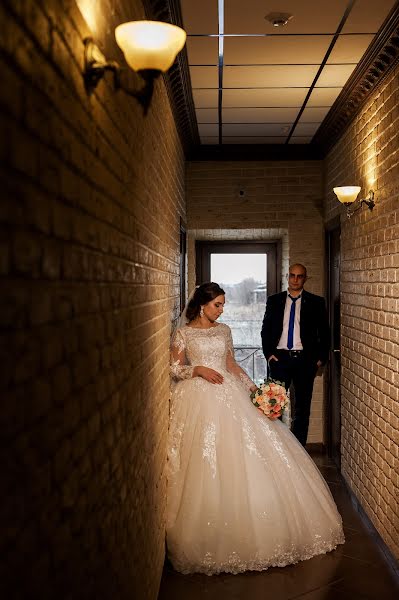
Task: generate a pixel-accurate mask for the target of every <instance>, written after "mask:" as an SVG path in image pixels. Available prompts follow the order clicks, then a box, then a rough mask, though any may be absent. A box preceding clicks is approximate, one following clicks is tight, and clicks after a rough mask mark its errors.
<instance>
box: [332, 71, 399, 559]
mask: <svg viewBox="0 0 399 600" xmlns="http://www.w3.org/2000/svg"><path fill="white" fill-rule="evenodd" d="M398 94H399V70H398V68H397V69H396V71H395V72H393V73H392V74H391V75H390V76H389V77H388V78H387V79H386V80H385V81H384V82H383V83H382V85H380V87H379V89H378V90H376V91H375V92H374V93H373V94H372V96H371V98H370V100H369V101H368V102H367V104H366V106H365V107H364V109H363V110H362V112H361V114H360V115H359V116H358V117H357V118H356V119H355V120H354V122H353V123H352V124H351V126H350V128H349V129H348V131H347V132H346V133H345V135H344V136H343V138H342V139H341V140H340V142H339V143H338V144H337V145H336V146H335V147H334V149H333V150H332V151H331V152H330V153H329V155H328V157H327V159H326V191H325V193H326V205H325V209H326V219H327V220H328V219H330V218H331V217H333V216H334V215H336V214H338V213H340V212H341V209H340V208H339V206H338V205H337V202H336V200H335V197H334V195H333V192H332V188H333V187H334V186H336V185H350V184H352V185H361V186H362V191H361V196H360V197H364V196H365V195H366V194H367V192H368V190H369V189H370V188H373V189H374V190H375V192H376V207H375V208H374V211H373V212H372V213H371V212H370V211H369V210H368V208H367V207H365V206H363V208H362V209H361V210H360V211H358V212H357V213H356V215H354V216H353V217H352V218H351V219H349V220H348V219H347V218H346V217H345V216H342V217H341V231H342V239H341V265H342V266H341V269H342V272H341V322H342V331H341V334H342V338H341V339H342V354H341V356H342V382H341V383H342V385H341V390H342V469H343V474H344V476H345V478H346V480H347V481H348V483H349V485H350V486H351V488H352V489H353V491H354V492H355V494H356V496H357V497H358V499H359V500H360V502H361V504H362V506H363V508H364V509H365V511H366V512H367V514H368V516H369V517H370V519H371V521H372V522H373V523H374V525H375V527H376V528H377V530H378V531H379V532H380V534H381V536H382V537H383V539H384V540H385V542H386V544H387V545H388V546H389V548H390V549H391V550H392V552H393V553H394V554H395V555H396V557H398V558H399V544H398V540H399V503H398V498H399V489H398V488H399V460H398V449H399V199H398V174H399V164H398V163H399V106H398Z"/></svg>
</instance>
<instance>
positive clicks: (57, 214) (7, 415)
mask: <svg viewBox="0 0 399 600" xmlns="http://www.w3.org/2000/svg"><path fill="white" fill-rule="evenodd" d="M321 7H322V9H321ZM275 10H276V11H280V10H282V11H288V13H277V14H276V13H274V11H275ZM269 11H273V12H272V13H269ZM289 11H292V13H293V14H292V15H291V14H290V12H289ZM284 15H285V18H283V17H284ZM0 18H1V23H2V28H1V36H0V65H1V74H2V80H1V82H2V85H1V89H0V131H1V135H0V178H1V184H0V190H1V194H2V197H1V201H0V286H1V293H0V373H1V376H0V393H1V400H2V406H1V412H0V430H1V434H0V436H1V444H0V446H1V447H0V457H1V464H2V470H1V473H2V476H3V489H4V492H3V494H2V498H1V502H0V531H1V537H0V540H1V542H0V546H1V549H0V553H1V561H0V582H1V583H0V589H1V591H0V599H1V600H3V599H4V600H14V599H15V600H36V599H40V600H156V599H157V598H159V600H172V599H173V600H181V599H184V600H199V599H204V600H216V598H217V599H218V600H226V599H228V600H241V599H245V600H258V599H260V598H262V600H284V599H287V600H288V599H290V600H293V599H295V598H303V599H305V600H316V599H317V600H321V599H323V600H325V599H328V600H335V599H337V600H345V599H346V598H350V599H351V600H352V599H353V600H358V599H359V600H374V599H377V598H378V600H391V599H393V598H395V599H396V598H399V592H398V590H395V588H394V577H393V576H392V575H391V573H390V571H389V569H388V567H387V566H386V564H385V563H384V562H383V559H382V557H381V555H380V554H379V550H378V549H377V547H376V545H375V544H374V541H373V537H374V536H375V537H376V538H377V534H373V535H370V534H369V533H368V531H366V529H365V527H364V526H363V524H362V521H361V520H360V518H359V515H358V514H357V512H356V510H355V509H354V508H353V507H352V504H351V500H350V499H349V496H348V495H347V493H346V491H345V489H344V488H343V484H342V483H341V481H340V476H341V475H339V474H338V473H337V471H336V469H335V467H334V466H333V465H332V464H330V463H328V461H326V460H325V459H324V458H321V456H322V455H321V454H319V455H318V456H315V460H316V461H317V462H318V464H320V467H321V469H322V472H323V474H324V475H325V476H326V478H327V480H328V483H329V484H330V486H331V489H332V491H333V494H334V496H335V498H336V500H337V503H338V507H339V509H340V511H341V513H342V514H343V517H344V520H345V529H346V538H347V542H346V544H345V545H344V546H343V547H340V548H339V549H338V550H337V551H336V552H334V553H331V554H329V555H325V556H321V557H316V558H314V559H312V560H309V561H307V562H303V563H300V564H297V565H296V566H288V567H286V568H284V569H278V568H273V569H270V570H268V571H266V572H263V573H247V574H245V575H239V576H238V575H237V576H227V575H226V576H216V577H212V578H209V577H199V576H198V577H197V576H193V577H184V576H181V575H179V574H176V573H174V572H173V570H171V568H170V567H169V566H166V567H164V564H165V530H166V515H167V486H168V481H167V477H168V468H167V459H168V444H169V438H168V432H169V430H170V414H171V410H170V408H171V403H170V399H171V385H170V383H171V380H170V346H171V340H172V339H173V331H174V328H175V326H176V324H177V322H178V320H179V315H180V314H181V311H182V309H183V307H184V305H185V304H186V302H187V299H188V298H189V296H190V295H191V293H192V292H193V291H194V290H195V287H196V285H197V284H198V285H200V284H201V283H204V282H207V281H210V279H211V276H212V277H215V279H214V280H216V281H217V282H218V284H219V285H222V284H223V286H224V284H227V285H226V287H223V289H225V291H226V294H225V296H226V298H225V300H226V307H225V313H224V315H225V319H226V321H227V320H229V325H231V327H232V329H234V330H235V331H234V332H233V333H234V335H235V336H236V341H235V340H234V338H233V342H234V341H235V344H233V345H235V347H236V348H237V347H240V346H241V349H240V352H242V355H241V356H239V357H238V360H239V362H240V364H241V362H243V361H244V352H245V357H246V358H245V360H246V359H247V358H248V357H250V356H251V355H252V356H253V357H255V353H254V352H253V350H250V354H249V355H248V352H247V350H244V349H245V348H246V347H251V348H252V347H253V349H254V350H255V347H256V352H257V354H256V361H255V358H253V364H254V365H258V366H257V367H256V369H257V375H256V378H259V381H260V380H261V379H263V375H262V374H261V366H262V367H263V368H265V367H266V365H265V360H264V355H263V353H261V352H260V350H258V348H259V347H260V343H261V335H260V328H261V321H262V320H263V315H264V311H265V308H266V306H265V305H266V300H267V301H268V300H269V298H270V296H272V295H274V294H275V293H280V292H286V291H287V289H288V282H289V276H290V275H289V268H290V266H292V265H295V264H301V265H305V267H306V288H305V291H306V292H309V293H310V294H313V295H315V296H318V297H320V298H323V299H324V301H325V304H326V307H327V309H328V317H329V325H330V330H331V332H332V334H331V336H330V338H329V340H328V342H329V348H328V350H329V354H330V356H329V359H328V361H327V362H326V366H325V367H324V368H321V369H319V371H318V373H317V376H316V379H315V385H314V388H313V396H312V400H311V414H310V427H309V436H308V438H307V442H308V444H309V448H311V449H312V450H314V451H316V450H317V451H321V449H324V450H326V449H328V450H329V451H330V452H332V453H333V455H334V457H335V456H338V455H339V456H340V457H341V472H342V475H343V476H344V477H345V481H346V482H348V486H349V488H350V490H351V494H353V497H356V499H357V501H358V502H359V505H360V506H361V507H362V510H363V511H364V513H365V514H367V517H368V519H369V520H370V522H372V523H373V524H374V526H375V528H376V531H377V532H378V540H379V544H381V547H383V545H384V544H385V552H386V553H387V554H388V553H390V559H391V560H392V563H393V562H394V560H398V559H399V505H398V498H399V487H398V486H399V477H398V465H399V199H398V192H399V183H398V175H399V104H398V99H399V1H397V0H378V2H376V0H332V1H331V2H324V3H320V2H318V1H317V0H302V2H294V1H293V0H283V2H281V6H278V3H277V4H276V5H275V4H274V3H271V2H267V1H266V2H261V1H260V0H247V1H246V2H240V0H229V1H228V2H227V0H218V1H216V0H201V2H199V1H198V0H35V1H32V0H4V1H2V2H1V5H0ZM144 20H145V21H161V23H158V24H157V25H154V24H153V26H154V27H155V31H171V30H172V31H174V36H175V35H178V38H179V40H180V41H179V40H177V41H179V44H177V45H176V44H172V43H171V44H168V45H167V46H168V48H169V50H170V51H171V50H173V51H177V48H178V47H179V48H180V50H179V51H178V54H177V55H175V58H174V59H173V57H171V58H170V60H172V63H171V66H170V67H168V68H167V70H166V71H164V70H163V66H164V65H165V66H166V62H165V63H164V62H163V61H162V63H161V62H158V63H157V64H151V68H150V67H149V66H148V64H147V63H145V64H141V65H136V64H135V63H134V65H135V66H134V67H132V64H133V62H132V60H131V59H132V56H135V55H136V53H137V56H141V57H145V56H147V50H145V48H146V42H147V41H148V40H150V38H151V39H152V40H155V39H158V38H157V36H154V37H153V36H152V35H151V36H149V35H147V34H146V35H145V36H144V38H143V40H144V41H145V43H144V41H143V42H142V43H141V44H139V46H138V49H137V51H132V54H131V53H130V52H128V53H127V54H126V53H125V50H126V48H129V47H130V43H131V42H132V38H131V37H130V36H128V37H129V40H130V42H129V46H126V44H125V43H124V42H126V40H123V39H122V38H123V37H124V36H122V37H121V36H120V35H119V34H120V32H121V29H120V26H121V25H128V24H130V23H131V22H133V23H134V22H139V28H138V30H139V31H140V30H141V25H142V23H140V22H142V21H144ZM171 24H173V25H177V26H178V29H177V30H176V28H173V27H172V28H170V25H171ZM159 28H160V29H159ZM181 28H182V29H183V30H184V35H183V37H182V32H181V31H180V29H181ZM128 29H129V30H130V29H131V28H130V26H129V27H128ZM133 29H135V27H133ZM123 30H125V31H126V29H125V28H123V29H122V31H123ZM179 31H180V33H178V32H179ZM117 32H119V34H117ZM161 37H163V36H161ZM183 38H184V39H185V40H186V43H185V45H184V46H183V47H182V43H183V42H182V40H183ZM165 39H168V40H169V39H170V38H169V36H165ZM118 40H119V41H118ZM175 41H176V39H175ZM168 48H165V47H164V48H163V50H162V52H161V53H160V54H165V56H166V55H169V57H170V56H171V55H170V54H169V50H168ZM151 53H152V51H151ZM151 53H150V52H149V53H148V55H149V54H151ZM128 56H129V60H128ZM156 56H158V58H160V55H158V53H156ZM165 60H166V59H165ZM173 60H174V62H173ZM169 62H170V61H169ZM160 65H162V69H160ZM139 67H140V68H139ZM153 67H154V68H153ZM348 189H349V192H348ZM334 190H335V191H334ZM337 190H338V194H337ZM355 192H356V194H357V195H355ZM347 193H349V195H347ZM237 248H239V252H240V253H241V254H245V255H246V257H247V258H248V257H251V256H254V255H256V254H259V255H261V254H262V255H263V256H264V257H266V259H265V261H264V263H262V264H263V266H262V272H261V273H260V274H256V273H253V274H252V275H251V274H250V273H249V269H248V268H245V271H244V272H243V273H242V277H241V275H240V278H241V281H238V280H237V281H235V279H234V278H233V277H231V278H228V277H227V273H226V267H225V259H223V265H222V266H223V270H222V272H219V274H217V275H211V273H212V269H211V267H212V268H213V266H212V264H213V262H212V261H213V258H212V257H214V256H216V255H218V256H219V258H220V257H223V256H224V255H227V254H229V255H230V257H231V256H234V255H235V254H236V253H237ZM248 260H250V261H251V268H252V266H253V259H252V258H248ZM208 263H209V265H210V267H209V270H207V269H208V266H207V265H208ZM237 272H238V269H237V261H236V259H234V276H236V275H237ZM207 273H209V275H207ZM297 275H298V274H297ZM248 280H249V283H248ZM241 284H242V288H241V292H242V294H241V295H240V306H241V304H242V305H243V306H244V308H245V312H244V313H243V314H244V316H242V315H241V314H240V316H238V314H239V313H238V308H237V307H238V306H239V303H238V301H237V304H233V300H234V302H236V299H237V298H238V295H237V296H235V297H234V296H233V292H234V289H233V285H237V286H238V285H241ZM230 300H231V305H230V307H229V305H228V303H229V302H230ZM306 302H307V300H306V296H303V302H302V300H301V306H302V307H303V306H305V308H306ZM319 302H321V301H319ZM205 305H206V303H204V306H205ZM256 305H258V306H256ZM223 306H224V304H223ZM269 306H270V304H269ZM297 306H299V303H298V304H297ZM308 306H309V304H308ZM320 306H321V304H320ZM240 310H241V309H240ZM301 310H302V309H301ZM303 314H305V313H303ZM308 315H310V316H311V319H309V320H311V321H312V323H314V322H315V320H316V319H315V318H314V317H315V315H316V313H315V312H314V311H313V310H309V312H308ZM255 317H256V318H255ZM305 320H306V319H304V318H303V319H302V325H304V322H305ZM234 321H236V323H235V325H237V326H235V327H233V325H234ZM243 321H246V322H247V324H246V325H245V327H244V329H245V328H246V329H247V330H248V331H249V330H250V331H252V332H255V333H254V339H252V340H247V339H246V338H244V339H243V337H240V336H239V337H238V338H237V335H238V333H240V335H241V333H242V331H243V329H241V328H242V325H243ZM313 329H315V328H313V327H312V330H313ZM297 331H298V329H297ZM236 332H238V333H236ZM281 333H282V332H281ZM299 337H300V336H299ZM305 337H306V334H305V333H304V338H303V340H302V339H301V340H300V339H299V338H297V340H296V342H297V344H298V347H295V348H294V346H293V347H292V351H293V352H295V353H296V352H297V351H298V350H299V352H301V350H300V347H301V346H303V349H304V348H305V346H306V343H307V342H305V343H302V342H304V341H305ZM325 337H326V338H327V337H328V336H325ZM299 341H300V342H301V343H298V342H299ZM283 345H284V348H285V344H283ZM311 345H312V344H309V346H311ZM287 351H288V336H287ZM312 356H313V354H312ZM251 360H252V359H251ZM248 362H250V361H248ZM317 362H318V361H315V363H317ZM321 362H322V363H323V362H324V361H321ZM226 365H227V363H226ZM258 367H259V368H258ZM197 371H198V369H197ZM192 372H193V371H192ZM254 372H255V366H254ZM254 379H255V375H254ZM243 406H244V404H243ZM248 406H250V405H249V401H248V403H247V407H248ZM298 406H299V403H298ZM250 408H251V407H250ZM251 410H252V408H251ZM192 414H193V412H192V413H191V415H192ZM237 423H238V424H239V426H241V424H242V421H239V420H237ZM212 435H213V434H212ZM219 439H221V440H222V441H223V444H224V442H225V440H224V439H223V436H221V437H220V438H219ZM231 447H232V448H235V447H236V446H235V438H234V440H233V441H232V444H231ZM311 466H312V465H311ZM195 476H197V472H196V471H195ZM259 481H261V480H260V479H259ZM247 488H248V486H247ZM247 488H245V487H244V486H243V485H242V486H241V485H240V487H239V489H240V490H241V489H242V490H244V491H245V490H246V489H247ZM192 489H193V488H192ZM254 497H255V498H256V499H260V501H261V502H262V507H263V501H264V495H263V494H257V495H256V494H254ZM286 497H287V498H291V496H290V495H289V494H287V496H286ZM299 497H300V498H303V495H302V494H299ZM308 504H309V502H308ZM303 506H304V507H307V505H306V503H305V502H303ZM223 508H225V507H224V506H223ZM324 508H325V506H324V504H323V511H324ZM279 510H280V505H277V511H279ZM242 512H243V511H242V510H241V503H240V515H242ZM307 514H312V516H313V515H314V513H313V511H308V513H307ZM287 520H288V519H282V524H283V525H285V524H287ZM314 521H315V522H316V519H314ZM241 524H242V522H241ZM274 524H275V523H274ZM186 531H187V529H186ZM340 533H341V532H340ZM265 538H266V536H263V538H262V539H265ZM269 539H270V538H267V540H268V541H269ZM396 568H397V567H396ZM161 580H162V581H161Z"/></svg>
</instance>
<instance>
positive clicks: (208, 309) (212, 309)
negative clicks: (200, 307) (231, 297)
mask: <svg viewBox="0 0 399 600" xmlns="http://www.w3.org/2000/svg"><path fill="white" fill-rule="evenodd" d="M223 307H224V296H223V295H222V294H221V295H220V296H216V298H214V299H213V300H211V301H210V302H208V304H205V305H204V315H205V317H206V318H207V319H208V320H209V321H211V322H212V323H213V322H214V321H216V319H218V318H219V317H220V315H221V314H222V313H223Z"/></svg>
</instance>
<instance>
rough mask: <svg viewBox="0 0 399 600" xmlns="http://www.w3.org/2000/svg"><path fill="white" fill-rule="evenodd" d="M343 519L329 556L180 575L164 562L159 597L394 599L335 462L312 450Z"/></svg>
mask: <svg viewBox="0 0 399 600" xmlns="http://www.w3.org/2000/svg"><path fill="white" fill-rule="evenodd" d="M313 459H314V461H315V462H316V464H317V466H318V467H319V469H320V471H321V472H322V474H323V476H324V478H325V479H326V481H327V482H328V485H329V487H330V489H331V492H332V494H333V496H334V499H335V501H336V503H337V506H338V508H339V511H340V513H341V515H342V518H343V521H344V529H345V537H346V543H345V544H344V545H343V546H340V547H339V548H338V549H337V550H335V551H334V552H332V553H330V554H325V555H322V556H316V557H315V558H312V559H311V560H308V561H304V562H301V563H298V564H297V565H292V566H288V567H285V568H283V569H281V568H278V567H276V568H272V569H269V570H268V571H265V572H263V573H254V572H252V573H245V574H243V575H219V576H216V577H215V576H213V577H208V576H206V575H180V574H179V573H176V572H175V571H173V569H172V567H171V566H170V564H166V565H165V567H164V572H163V576H162V581H161V588H160V592H159V596H158V600H247V599H250V600H296V599H298V600H299V599H300V600H397V598H398V597H399V573H396V576H395V573H394V572H393V570H391V568H390V566H389V564H388V563H387V561H386V560H385V557H384V556H383V554H382V553H381V550H380V549H379V547H378V546H377V544H376V543H375V541H374V539H373V534H372V533H371V532H370V531H369V530H368V529H367V528H366V526H365V525H364V524H363V522H362V520H361V518H360V516H359V513H358V512H357V511H356V510H355V508H354V506H353V505H352V502H351V500H350V497H349V495H348V493H347V491H346V488H345V485H344V484H343V482H342V479H341V477H340V475H339V473H338V471H337V469H336V467H335V465H334V464H333V463H332V462H331V461H330V460H329V459H328V458H327V457H325V456H323V455H320V454H315V455H314V456H313Z"/></svg>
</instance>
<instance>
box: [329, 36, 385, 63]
mask: <svg viewBox="0 0 399 600" xmlns="http://www.w3.org/2000/svg"><path fill="white" fill-rule="evenodd" d="M373 39H374V34H371V35H340V36H339V37H338V40H337V41H336V43H335V46H334V48H333V50H332V52H331V54H330V56H329V58H328V61H327V64H333V63H354V62H356V63H357V62H359V60H360V59H361V58H362V56H363V54H364V53H365V52H366V50H367V48H368V47H369V45H370V44H371V42H372V40H373Z"/></svg>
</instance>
